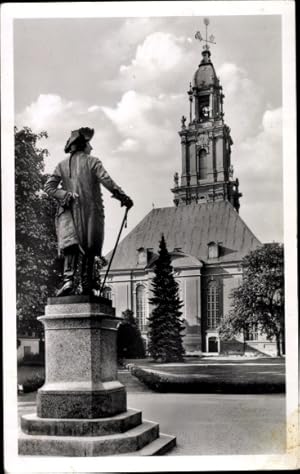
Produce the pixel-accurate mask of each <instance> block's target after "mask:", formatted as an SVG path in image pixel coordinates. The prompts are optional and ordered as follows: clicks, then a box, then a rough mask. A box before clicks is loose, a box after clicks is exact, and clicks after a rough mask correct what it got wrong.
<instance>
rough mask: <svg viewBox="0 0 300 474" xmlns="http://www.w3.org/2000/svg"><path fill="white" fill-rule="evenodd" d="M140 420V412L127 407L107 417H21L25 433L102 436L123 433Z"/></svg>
mask: <svg viewBox="0 0 300 474" xmlns="http://www.w3.org/2000/svg"><path fill="white" fill-rule="evenodd" d="M141 422H142V412H141V411H139V410H130V409H128V410H127V411H125V412H124V413H121V414H119V415H115V416H111V417H109V418H94V419H82V418H40V417H38V416H37V415H36V414H30V415H23V416H22V417H21V429H22V431H23V432H24V433H25V434H29V435H37V436H43V435H44V436H104V435H110V434H117V433H124V432H126V431H128V430H130V429H132V428H135V427H136V426H138V425H140V424H141Z"/></svg>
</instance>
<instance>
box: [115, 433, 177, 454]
mask: <svg viewBox="0 0 300 474" xmlns="http://www.w3.org/2000/svg"><path fill="white" fill-rule="evenodd" d="M175 446H176V437H175V436H170V435H166V434H163V433H160V435H159V438H157V439H155V440H154V441H152V443H149V444H147V445H146V446H144V447H143V448H141V449H139V450H138V451H135V452H134V453H123V454H120V456H161V455H163V454H166V453H167V452H169V451H170V450H171V449H173V448H174V447H175Z"/></svg>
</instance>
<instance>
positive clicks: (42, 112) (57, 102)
mask: <svg viewBox="0 0 300 474" xmlns="http://www.w3.org/2000/svg"><path fill="white" fill-rule="evenodd" d="M72 107H73V103H72V102H68V101H65V100H63V99H62V98H61V97H60V96H59V95H55V94H41V95H39V97H38V99H37V100H36V102H33V103H32V104H30V105H29V106H27V107H26V108H25V110H24V112H23V113H22V114H20V115H19V116H18V117H17V121H18V122H20V121H23V123H24V124H26V125H27V126H29V127H32V128H33V129H34V130H41V129H45V128H48V127H49V126H52V125H53V124H54V122H55V120H56V119H57V117H59V116H60V115H61V114H63V113H64V112H65V111H68V110H70V109H71V108H72Z"/></svg>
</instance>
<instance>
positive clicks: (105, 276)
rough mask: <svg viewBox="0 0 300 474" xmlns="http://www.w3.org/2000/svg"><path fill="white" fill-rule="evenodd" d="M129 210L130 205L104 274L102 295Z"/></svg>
mask: <svg viewBox="0 0 300 474" xmlns="http://www.w3.org/2000/svg"><path fill="white" fill-rule="evenodd" d="M128 211H129V209H128V207H126V210H125V214H124V217H123V221H122V225H121V228H120V231H119V235H118V237H117V241H116V244H115V246H114V249H113V252H112V254H111V257H110V261H109V264H108V267H107V270H106V273H105V275H104V280H103V283H102V285H101V288H100V296H101V294H102V292H103V290H104V286H105V282H106V278H107V275H108V274H109V270H110V267H111V263H112V261H113V258H114V256H115V253H116V250H117V246H118V243H119V240H120V237H121V233H122V230H123V227H124V225H125V227H126V223H127V214H128Z"/></svg>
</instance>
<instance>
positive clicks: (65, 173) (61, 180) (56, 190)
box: [45, 151, 124, 256]
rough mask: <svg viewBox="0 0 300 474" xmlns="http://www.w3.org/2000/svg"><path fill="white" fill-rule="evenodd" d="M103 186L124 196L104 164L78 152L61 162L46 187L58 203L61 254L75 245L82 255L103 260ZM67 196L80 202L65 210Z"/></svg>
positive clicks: (57, 221) (58, 236)
mask: <svg viewBox="0 0 300 474" xmlns="http://www.w3.org/2000/svg"><path fill="white" fill-rule="evenodd" d="M101 184H103V186H104V187H105V188H106V189H108V190H109V191H110V192H112V193H114V192H115V191H118V192H119V193H122V194H124V192H123V191H122V189H121V188H120V187H119V186H117V184H116V183H115V182H114V181H113V180H112V179H111V177H110V176H109V174H108V173H107V171H106V170H105V168H104V167H103V165H102V162H101V161H100V160H99V159H98V158H96V157H93V156H91V155H88V154H86V153H84V152H82V151H78V152H76V153H74V154H73V155H71V156H70V157H69V158H66V159H65V160H63V161H61V162H60V163H59V164H58V165H57V167H56V168H55V170H54V172H53V174H52V175H51V176H50V177H49V179H48V180H47V182H46V184H45V191H46V192H47V194H49V196H53V197H54V198H56V199H57V200H58V201H59V208H58V212H57V215H56V232H57V239H58V250H59V252H60V251H61V250H63V249H64V248H66V247H69V246H71V245H74V244H78V245H79V246H80V249H81V251H83V252H89V253H93V254H94V255H99V256H101V251H102V244H103V240H104V206H103V199H102V192H101ZM68 192H71V193H77V194H78V195H79V197H78V198H76V199H75V200H73V201H72V202H71V205H70V207H66V205H65V201H66V197H67V194H68Z"/></svg>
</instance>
